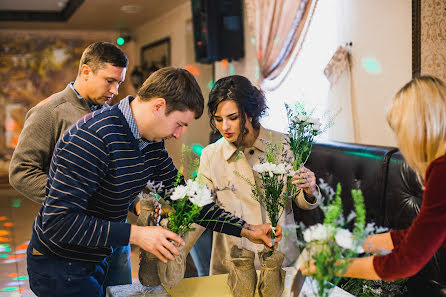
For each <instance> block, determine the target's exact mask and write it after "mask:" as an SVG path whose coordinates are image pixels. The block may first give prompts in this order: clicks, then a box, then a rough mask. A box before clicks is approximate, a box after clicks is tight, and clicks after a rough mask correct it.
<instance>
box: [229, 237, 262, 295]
mask: <svg viewBox="0 0 446 297" xmlns="http://www.w3.org/2000/svg"><path fill="white" fill-rule="evenodd" d="M254 257H255V253H254V252H252V251H249V250H247V249H243V248H239V247H237V246H236V245H234V246H233V247H232V248H231V260H230V261H231V263H232V267H231V269H230V270H229V274H228V280H227V284H228V286H229V288H230V290H231V292H232V295H233V296H235V297H252V296H254V293H255V291H256V285H257V272H256V269H255V267H254Z"/></svg>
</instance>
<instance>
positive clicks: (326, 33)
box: [261, 1, 350, 138]
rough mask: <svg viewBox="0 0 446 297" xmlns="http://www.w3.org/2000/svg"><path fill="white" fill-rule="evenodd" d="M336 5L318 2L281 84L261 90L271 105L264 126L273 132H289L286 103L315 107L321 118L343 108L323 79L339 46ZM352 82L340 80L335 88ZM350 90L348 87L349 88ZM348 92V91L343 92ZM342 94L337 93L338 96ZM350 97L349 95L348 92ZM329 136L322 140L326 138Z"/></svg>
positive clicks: (265, 86) (267, 85)
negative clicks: (330, 99) (325, 69)
mask: <svg viewBox="0 0 446 297" xmlns="http://www.w3.org/2000/svg"><path fill="white" fill-rule="evenodd" d="M336 3H337V1H318V2H317V4H316V3H315V7H314V8H313V16H312V18H311V22H310V23H309V25H308V28H307V32H306V36H305V38H304V39H303V43H302V44H301V45H300V51H299V52H298V53H296V54H297V55H296V58H295V60H294V61H293V62H292V63H288V65H287V67H289V69H288V70H287V71H284V73H286V75H285V76H284V78H283V82H282V84H281V85H280V86H279V87H278V88H277V89H275V90H271V88H270V87H269V82H268V81H263V82H262V84H261V88H262V89H263V90H264V91H265V95H266V97H267V101H268V107H269V109H268V115H267V116H266V117H265V118H264V119H263V121H262V124H263V125H264V126H265V127H267V128H270V129H273V130H277V131H281V132H286V131H287V120H286V112H285V107H284V103H288V104H290V105H293V104H294V102H296V101H301V102H304V104H305V105H306V106H307V109H311V108H313V107H315V109H316V110H315V115H317V116H322V115H323V114H324V112H326V111H327V110H328V109H331V110H337V109H338V108H339V107H340V105H339V104H337V103H333V102H331V103H330V104H329V101H328V98H329V97H332V96H331V88H330V83H329V81H328V80H327V78H326V77H325V75H324V68H325V67H326V66H327V63H328V62H329V61H330V58H331V57H332V56H333V54H334V53H335V51H336V49H337V48H338V46H339V40H338V39H339V38H338V35H339V32H338V26H337V18H338V13H337V9H339V8H338V7H337V5H336ZM343 81H347V82H348V83H349V79H347V80H346V79H345V78H344V77H342V78H340V79H339V80H338V82H337V83H336V84H339V83H340V82H341V83H343ZM347 88H349V85H348V87H347ZM344 89H345V88H344ZM338 92H339V91H336V93H338ZM347 94H350V90H349V89H348V92H347ZM327 134H328V133H325V134H323V135H322V136H321V137H322V138H324V137H327Z"/></svg>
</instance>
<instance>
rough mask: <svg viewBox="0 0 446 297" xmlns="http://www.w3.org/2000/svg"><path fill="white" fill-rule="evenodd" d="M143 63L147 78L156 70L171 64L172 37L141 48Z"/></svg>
mask: <svg viewBox="0 0 446 297" xmlns="http://www.w3.org/2000/svg"><path fill="white" fill-rule="evenodd" d="M141 65H142V69H143V70H144V72H145V73H144V74H145V75H146V78H147V77H148V76H149V75H150V74H152V73H153V72H155V71H156V70H158V69H160V68H163V67H166V66H169V65H170V37H167V38H164V39H161V40H158V41H155V42H152V43H150V44H147V45H145V46H143V47H142V48H141Z"/></svg>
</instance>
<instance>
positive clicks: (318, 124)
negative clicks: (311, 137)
mask: <svg viewBox="0 0 446 297" xmlns="http://www.w3.org/2000/svg"><path fill="white" fill-rule="evenodd" d="M321 126H322V125H321V123H319V122H318V123H316V124H314V125H313V130H314V131H319V130H320V129H321Z"/></svg>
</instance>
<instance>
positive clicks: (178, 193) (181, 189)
mask: <svg viewBox="0 0 446 297" xmlns="http://www.w3.org/2000/svg"><path fill="white" fill-rule="evenodd" d="M186 195H187V188H186V187H185V186H183V185H179V186H177V187H176V188H175V190H173V193H172V195H170V199H171V200H178V199H182V198H184V196H186Z"/></svg>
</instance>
